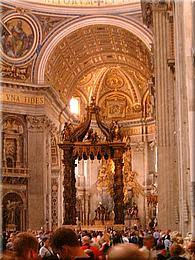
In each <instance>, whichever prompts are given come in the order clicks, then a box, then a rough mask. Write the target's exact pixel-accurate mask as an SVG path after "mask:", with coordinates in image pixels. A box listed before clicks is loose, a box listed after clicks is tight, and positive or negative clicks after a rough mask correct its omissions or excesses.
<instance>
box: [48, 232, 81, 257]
mask: <svg viewBox="0 0 195 260" xmlns="http://www.w3.org/2000/svg"><path fill="white" fill-rule="evenodd" d="M51 245H52V249H53V250H54V252H55V253H56V254H58V255H59V257H60V259H61V260H68V259H72V258H73V259H74V257H79V256H84V255H85V254H84V252H83V250H82V249H81V248H80V244H79V241H78V238H77V235H76V233H75V232H74V231H73V230H72V229H70V228H65V227H61V228H58V229H57V230H56V231H55V232H54V234H53V236H52V238H51Z"/></svg>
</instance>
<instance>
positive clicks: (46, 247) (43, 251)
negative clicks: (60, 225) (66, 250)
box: [39, 236, 54, 260]
mask: <svg viewBox="0 0 195 260" xmlns="http://www.w3.org/2000/svg"><path fill="white" fill-rule="evenodd" d="M42 241H43V246H42V247H41V248H40V250H39V255H40V257H41V258H42V259H44V260H46V259H47V258H48V257H49V256H52V255H54V253H53V250H52V248H51V241H50V237H49V236H45V237H43V239H42Z"/></svg>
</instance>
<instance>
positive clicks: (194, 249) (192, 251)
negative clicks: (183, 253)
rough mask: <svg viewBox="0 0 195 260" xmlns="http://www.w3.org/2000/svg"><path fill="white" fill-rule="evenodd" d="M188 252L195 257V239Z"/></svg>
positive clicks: (189, 244) (190, 243)
mask: <svg viewBox="0 0 195 260" xmlns="http://www.w3.org/2000/svg"><path fill="white" fill-rule="evenodd" d="M187 250H188V252H189V253H190V255H192V256H195V239H194V240H191V241H190V242H189V243H188V245H187Z"/></svg>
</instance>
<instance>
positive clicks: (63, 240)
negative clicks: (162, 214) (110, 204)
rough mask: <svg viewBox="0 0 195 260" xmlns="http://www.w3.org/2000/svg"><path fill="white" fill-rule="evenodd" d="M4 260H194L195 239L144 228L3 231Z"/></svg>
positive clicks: (168, 231)
mask: <svg viewBox="0 0 195 260" xmlns="http://www.w3.org/2000/svg"><path fill="white" fill-rule="evenodd" d="M1 259H4V260H6V259H7V260H9V259H10V260H12V259H15V260H30V259H32V260H39V259H40V260H41V259H43V260H58V259H62V260H72V259H77V260H79V259H80V260H84V259H88V260H105V259H108V260H154V259H156V260H163V259H169V260H177V259H178V260H179V259H180V260H185V259H188V260H195V241H193V239H192V237H190V235H189V236H187V237H185V238H182V236H181V234H179V232H171V231H170V230H167V231H166V232H162V231H159V230H157V229H156V230H144V231H143V230H141V229H138V228H137V226H136V225H135V226H133V227H132V228H128V229H125V230H122V231H121V230H120V231H119V230H114V229H113V228H110V229H107V230H106V231H91V230H88V231H87V230H82V231H81V230H76V231H75V230H73V229H70V228H67V227H61V228H58V229H57V230H56V231H55V232H44V231H43V230H40V231H38V232H33V231H31V230H29V231H27V232H22V233H21V232H20V233H19V232H12V233H8V232H4V233H3V237H2V254H1Z"/></svg>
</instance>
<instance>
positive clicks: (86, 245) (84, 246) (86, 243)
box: [81, 236, 100, 260]
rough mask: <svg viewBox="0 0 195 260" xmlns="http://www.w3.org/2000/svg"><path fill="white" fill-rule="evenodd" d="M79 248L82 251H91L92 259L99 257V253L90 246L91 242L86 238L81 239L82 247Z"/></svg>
mask: <svg viewBox="0 0 195 260" xmlns="http://www.w3.org/2000/svg"><path fill="white" fill-rule="evenodd" d="M81 248H82V249H83V250H84V252H85V250H87V249H90V250H92V251H93V254H94V259H95V260H97V259H98V258H99V256H100V251H99V249H98V248H97V247H95V246H92V245H91V240H90V238H89V237H88V236H84V237H83V238H82V246H81Z"/></svg>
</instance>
